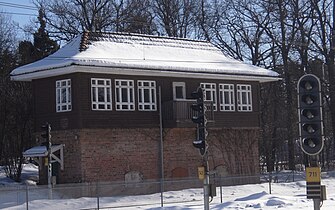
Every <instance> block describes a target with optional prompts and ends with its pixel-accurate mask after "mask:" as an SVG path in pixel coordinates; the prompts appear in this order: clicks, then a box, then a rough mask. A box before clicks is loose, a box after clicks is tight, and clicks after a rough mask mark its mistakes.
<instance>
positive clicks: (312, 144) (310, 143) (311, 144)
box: [304, 138, 317, 148]
mask: <svg viewBox="0 0 335 210" xmlns="http://www.w3.org/2000/svg"><path fill="white" fill-rule="evenodd" d="M304 144H305V145H306V146H308V147H310V148H315V147H316V145H317V140H316V139H313V138H306V139H304Z"/></svg>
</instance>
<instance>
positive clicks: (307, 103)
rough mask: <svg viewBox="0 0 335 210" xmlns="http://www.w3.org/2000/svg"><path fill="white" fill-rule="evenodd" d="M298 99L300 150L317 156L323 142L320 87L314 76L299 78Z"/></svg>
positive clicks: (308, 75)
mask: <svg viewBox="0 0 335 210" xmlns="http://www.w3.org/2000/svg"><path fill="white" fill-rule="evenodd" d="M298 99H299V100H298V110H299V134H300V145H301V149H302V151H303V152H304V153H306V154H307V155H317V154H319V153H320V152H321V150H322V148H323V145H324V142H323V121H322V109H321V99H322V98H321V85H320V81H319V79H318V78H317V77H316V76H315V75H312V74H307V75H304V76H302V77H301V78H300V80H299V82H298Z"/></svg>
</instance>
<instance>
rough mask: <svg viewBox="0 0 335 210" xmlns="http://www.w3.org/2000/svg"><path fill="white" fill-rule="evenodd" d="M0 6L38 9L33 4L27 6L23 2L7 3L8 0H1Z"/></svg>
mask: <svg viewBox="0 0 335 210" xmlns="http://www.w3.org/2000/svg"><path fill="white" fill-rule="evenodd" d="M0 6H5V7H12V8H16V9H28V10H38V9H37V8H36V7H34V6H28V5H24V4H15V3H8V2H3V1H0Z"/></svg>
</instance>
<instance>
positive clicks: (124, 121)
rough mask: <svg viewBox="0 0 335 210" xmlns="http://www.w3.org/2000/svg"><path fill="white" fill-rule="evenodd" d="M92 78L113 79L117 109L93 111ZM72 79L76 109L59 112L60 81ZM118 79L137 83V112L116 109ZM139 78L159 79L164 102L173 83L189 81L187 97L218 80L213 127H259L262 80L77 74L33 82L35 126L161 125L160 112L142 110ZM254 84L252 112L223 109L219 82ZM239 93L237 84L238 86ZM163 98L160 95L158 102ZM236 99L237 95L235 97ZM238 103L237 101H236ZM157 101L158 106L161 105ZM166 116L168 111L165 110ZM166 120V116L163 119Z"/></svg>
mask: <svg viewBox="0 0 335 210" xmlns="http://www.w3.org/2000/svg"><path fill="white" fill-rule="evenodd" d="M91 78H108V79H111V80H112V101H113V110H111V111H93V110H92V108H91ZM63 79H71V84H72V85H71V88H72V111H70V112H60V113H57V112H56V107H55V106H56V102H55V100H56V95H55V92H56V91H55V87H56V85H55V83H56V80H63ZM115 79H127V80H134V85H135V90H134V93H135V111H116V109H115ZM137 80H153V81H156V87H157V94H158V87H159V86H161V89H162V103H163V105H164V104H166V102H169V101H172V100H173V90H172V83H173V82H185V84H186V97H187V99H190V98H191V93H192V92H193V91H195V90H196V89H197V87H198V86H199V84H200V83H201V82H206V83H216V87H217V90H216V94H217V96H216V97H217V109H218V111H215V112H214V120H215V122H214V123H213V122H212V123H210V124H209V126H212V127H258V126H259V83H258V82H247V81H222V80H207V79H206V80H201V79H190V78H185V79H183V78H165V77H149V76H136V77H134V76H127V75H107V74H88V73H75V74H69V75H62V76H59V77H51V78H47V79H39V80H34V81H33V88H34V94H35V95H34V100H35V116H36V118H35V128H36V131H39V129H40V125H42V124H43V123H45V122H49V123H51V124H52V129H53V130H62V129H76V128H141V127H143V128H144V127H148V128H149V127H152V128H153V127H159V111H138V107H137V106H138V103H137V101H138V96H137ZM220 83H229V84H235V85H236V84H250V85H252V103H253V104H252V106H253V111H252V112H237V111H235V112H221V111H219V84H220ZM235 92H236V86H235ZM158 99H159V97H158V96H157V101H158ZM235 99H236V97H235ZM236 104H237V102H236ZM158 107H159V106H158V104H157V108H158ZM163 116H164V113H163ZM163 120H164V119H163ZM164 126H165V127H192V126H194V124H192V123H191V121H190V120H189V121H188V122H187V123H186V124H185V123H183V124H180V123H179V124H178V122H175V121H173V120H172V121H170V120H164Z"/></svg>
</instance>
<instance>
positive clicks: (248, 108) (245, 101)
mask: <svg viewBox="0 0 335 210" xmlns="http://www.w3.org/2000/svg"><path fill="white" fill-rule="evenodd" d="M237 110H238V111H239V112H252V90H251V85H244V84H237Z"/></svg>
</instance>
